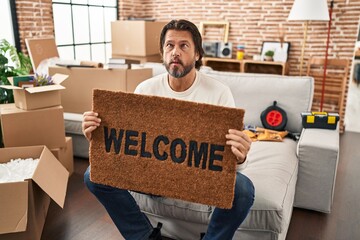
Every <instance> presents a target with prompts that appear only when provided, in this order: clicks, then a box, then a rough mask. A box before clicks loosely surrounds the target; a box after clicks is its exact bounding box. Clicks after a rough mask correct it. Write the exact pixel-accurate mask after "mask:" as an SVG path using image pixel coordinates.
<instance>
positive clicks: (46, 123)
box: [0, 104, 65, 149]
mask: <svg viewBox="0 0 360 240" xmlns="http://www.w3.org/2000/svg"><path fill="white" fill-rule="evenodd" d="M63 112H64V110H63V108H62V107H61V106H56V107H50V108H43V109H37V110H30V111H29V110H23V109H19V108H17V107H16V106H15V104H2V105H1V106H0V119H1V129H2V134H3V142H4V146H5V147H20V146H36V145H45V146H47V147H48V148H50V149H51V148H58V147H65V124H64V115H63V114H64V113H63Z"/></svg>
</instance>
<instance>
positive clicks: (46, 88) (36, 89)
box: [25, 84, 65, 93]
mask: <svg viewBox="0 0 360 240" xmlns="http://www.w3.org/2000/svg"><path fill="white" fill-rule="evenodd" d="M62 89H65V87H63V86H61V85H57V84H54V85H47V86H41V87H29V88H26V89H25V90H26V91H27V92H29V93H39V92H48V91H55V90H62Z"/></svg>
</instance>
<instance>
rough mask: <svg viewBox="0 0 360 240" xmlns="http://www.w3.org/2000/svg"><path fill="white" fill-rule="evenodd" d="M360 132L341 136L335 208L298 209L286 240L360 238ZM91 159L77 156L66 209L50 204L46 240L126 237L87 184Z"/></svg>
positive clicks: (295, 210)
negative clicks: (85, 178)
mask: <svg viewBox="0 0 360 240" xmlns="http://www.w3.org/2000/svg"><path fill="white" fill-rule="evenodd" d="M358 144H360V134H359V133H353V132H346V133H344V134H342V135H341V138H340V161H339V166H338V173H337V180H336V186H335V196H334V203H333V211H332V213H331V214H323V213H318V212H314V211H308V210H303V209H297V208H295V209H294V212H293V216H292V220H291V223H290V227H289V230H288V234H287V238H286V240H355V239H360V187H359V185H360V146H358ZM87 165H88V160H87V159H80V158H77V159H75V173H74V174H73V175H72V176H71V177H70V181H69V185H68V194H67V198H66V202H65V207H64V209H61V208H60V207H58V206H57V205H56V204H55V203H53V202H52V203H51V204H50V208H49V212H48V215H47V219H46V223H45V227H44V230H43V235H42V240H118V239H122V237H121V235H120V234H119V233H118V231H117V230H116V228H115V226H114V225H113V223H112V222H111V220H110V218H109V217H108V216H107V214H106V212H105V210H104V209H103V208H102V206H101V205H100V204H99V203H98V202H97V200H96V199H95V198H94V196H93V195H91V194H90V193H89V191H88V190H87V189H86V188H85V186H84V184H83V173H84V171H85V169H86V167H87Z"/></svg>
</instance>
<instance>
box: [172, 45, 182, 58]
mask: <svg viewBox="0 0 360 240" xmlns="http://www.w3.org/2000/svg"><path fill="white" fill-rule="evenodd" d="M171 55H172V56H173V57H178V56H180V50H179V48H178V47H176V46H175V47H174V49H173V50H172V53H171Z"/></svg>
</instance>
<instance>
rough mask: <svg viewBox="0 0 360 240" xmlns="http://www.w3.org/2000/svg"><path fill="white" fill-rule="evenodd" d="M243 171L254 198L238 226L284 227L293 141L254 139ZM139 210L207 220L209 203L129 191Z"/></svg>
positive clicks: (294, 163) (291, 189)
mask: <svg viewBox="0 0 360 240" xmlns="http://www.w3.org/2000/svg"><path fill="white" fill-rule="evenodd" d="M248 161H249V162H248V165H247V167H246V169H245V170H244V171H243V174H245V175H247V176H248V177H249V178H250V179H251V180H252V181H253V183H254V185H255V202H254V205H253V207H252V208H251V211H250V214H249V215H248V217H247V218H246V219H245V221H244V223H243V224H242V225H241V228H244V229H253V230H254V229H258V230H269V231H273V232H277V233H280V232H282V231H284V230H285V231H286V230H287V227H288V224H289V221H290V217H291V213H292V204H293V199H294V194H295V184H296V179H297V169H298V159H297V157H296V142H294V141H293V140H290V139H285V140H284V141H283V142H255V143H253V144H252V147H251V150H250V152H249V155H248ZM132 194H133V196H134V197H135V199H136V200H137V202H138V204H139V206H140V208H141V210H143V211H144V212H146V213H148V214H150V215H151V214H153V215H160V216H164V217H169V218H175V219H181V220H183V221H188V222H195V223H203V224H206V225H207V224H208V223H209V221H210V216H211V213H212V210H213V207H212V206H207V205H202V204H197V203H190V202H186V201H182V200H177V199H169V198H163V197H156V196H149V195H146V194H141V193H135V192H132Z"/></svg>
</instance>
